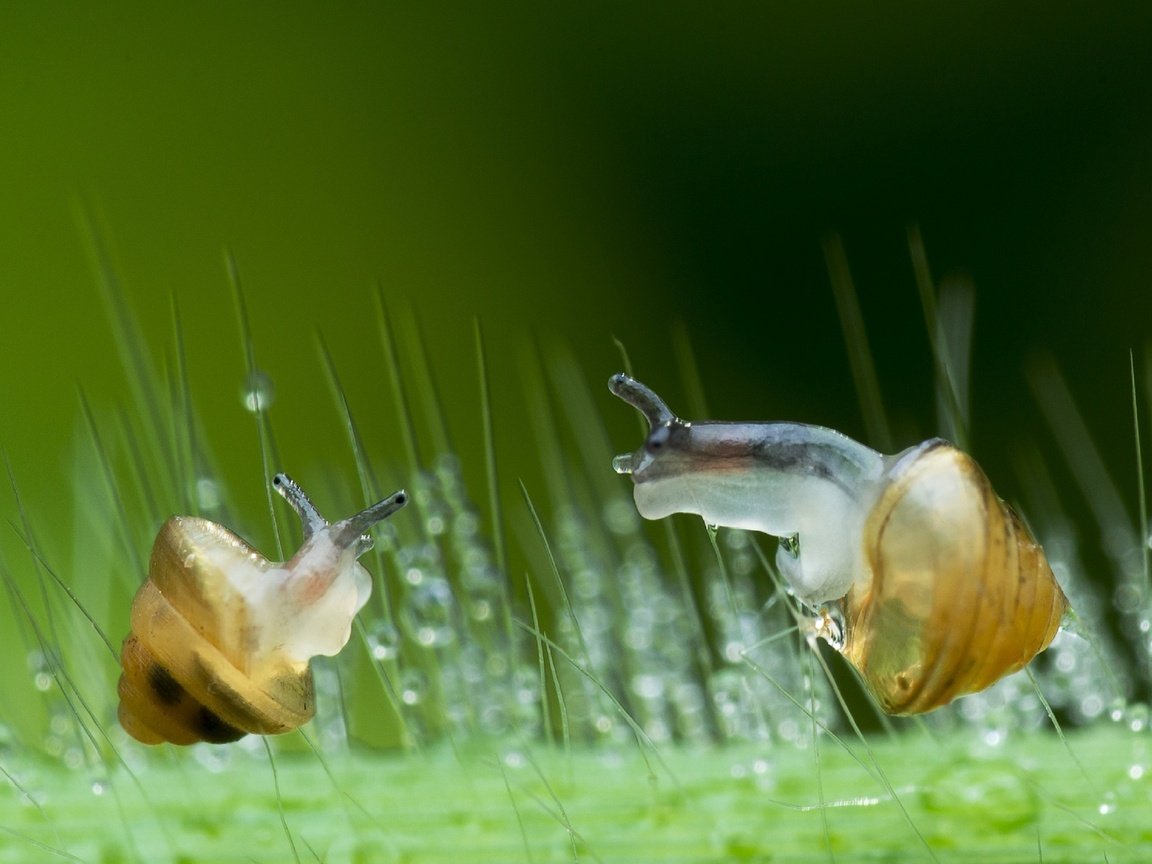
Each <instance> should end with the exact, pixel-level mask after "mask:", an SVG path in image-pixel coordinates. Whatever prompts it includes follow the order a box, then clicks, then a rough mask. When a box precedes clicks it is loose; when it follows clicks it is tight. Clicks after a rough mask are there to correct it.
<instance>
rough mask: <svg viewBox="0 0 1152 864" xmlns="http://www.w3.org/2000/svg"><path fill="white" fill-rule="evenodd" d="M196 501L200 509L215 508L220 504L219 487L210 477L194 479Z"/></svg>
mask: <svg viewBox="0 0 1152 864" xmlns="http://www.w3.org/2000/svg"><path fill="white" fill-rule="evenodd" d="M196 503H197V504H198V505H199V507H200V509H201V510H215V509H216V508H218V507H219V506H220V487H219V485H218V484H217V483H216V481H215V480H213V479H212V478H211V477H200V478H198V479H197V480H196Z"/></svg>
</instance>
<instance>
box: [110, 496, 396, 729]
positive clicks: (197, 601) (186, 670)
mask: <svg viewBox="0 0 1152 864" xmlns="http://www.w3.org/2000/svg"><path fill="white" fill-rule="evenodd" d="M273 484H274V486H275V488H276V489H277V491H279V492H280V493H281V494H282V495H284V497H285V498H287V499H288V501H289V503H290V504H292V506H293V507H294V508H295V509H296V511H297V512H298V513H299V515H300V518H301V522H302V523H303V526H304V544H303V545H302V546H301V548H300V550H299V551H298V552H297V553H296V554H295V555H294V556H293V557H292V559H291V560H290V561H288V562H285V563H277V562H272V561H269V560H268V559H267V558H265V557H264V556H263V555H261V554H260V553H259V552H257V551H255V550H254V549H253V548H252V547H251V546H249V545H248V544H247V543H246V542H244V541H243V540H242V539H240V538H239V537H238V536H236V535H235V534H234V533H233V532H232V531H230V530H229V529H227V528H225V527H224V526H222V525H218V524H216V523H215V522H211V521H209V520H207V519H201V518H198V517H191V516H174V517H172V518H171V519H169V520H168V521H167V522H165V523H164V525H163V527H162V528H161V529H160V533H159V534H158V535H157V537H156V541H155V543H154V545H153V547H152V557H151V561H150V563H149V567H148V579H147V581H145V582H144V584H143V585H141V587H140V589H139V591H138V592H137V594H136V598H135V600H134V601H133V603H132V617H131V632H130V633H129V635H128V637H127V638H126V639H125V640H124V644H123V648H122V651H121V666H122V674H121V677H120V682H119V685H118V691H119V696H120V707H119V718H120V724H121V726H122V727H123V728H124V729H125V731H127V732H128V733H129V734H130V735H131V736H132V737H133V738H136V739H137V740H138V741H142V742H144V743H146V744H158V743H160V742H162V741H168V742H171V743H173V744H192V743H195V742H197V741H208V742H212V743H224V742H228V741H235V740H237V739H239V738H241V737H243V736H244V735H246V734H249V733H253V734H258V735H274V734H279V733H282V732H287V731H290V730H292V729H295V728H297V727H299V726H301V725H302V724H304V723H306V722H307V721H308V720H309V719H311V717H312V715H313V713H314V712H315V699H314V693H313V684H312V672H311V669H310V667H309V660H310V658H311V657H312V656H315V655H317V654H335V653H337V652H338V651H339V650H340V648H341V647H343V645H344V644H345V643H346V642H347V640H348V637H349V634H350V630H351V624H352V619H353V617H354V616H355V614H356V613H357V612H358V611H359V610H360V609H361V608H362V607H363V605H364V603H365V602H366V601H367V599H368V595H369V593H370V591H371V577H369V575H368V573H367V572H366V571H365V570H364V568H363V567H361V566H360V565H359V564H358V563H357V561H356V559H357V557H358V556H359V555H361V554H363V553H364V552H365V551H367V549H369V548H370V547H371V542H372V541H371V538H369V537H367V536H366V535H365V534H364V532H365V531H366V530H367V529H368V528H369V527H370V526H371V525H373V524H375V523H376V522H378V521H380V520H381V519H384V518H385V517H387V516H388V515H390V514H391V513H394V512H395V511H396V510H398V509H400V508H401V507H402V506H403V505H404V504H405V503H406V501H407V497H406V495H405V493H404V492H402V491H401V492H397V493H395V494H394V495H392V496H391V497H389V498H387V499H385V500H383V501H381V502H378V503H377V504H374V505H373V506H372V507H369V508H367V509H366V510H364V511H362V512H360V513H357V514H356V515H355V516H351V517H349V518H348V519H344V520H342V521H340V522H337V523H335V524H333V525H329V524H328V523H327V522H326V521H325V520H324V519H323V517H321V516H320V514H319V513H318V512H317V511H316V508H315V507H314V506H313V505H312V503H311V501H309V500H308V498H307V496H306V495H305V494H304V492H303V491H302V490H301V489H300V487H299V486H297V485H296V484H295V483H294V482H293V481H292V480H290V479H289V478H288V477H286V476H285V475H283V474H278V475H276V477H275V479H274V481H273Z"/></svg>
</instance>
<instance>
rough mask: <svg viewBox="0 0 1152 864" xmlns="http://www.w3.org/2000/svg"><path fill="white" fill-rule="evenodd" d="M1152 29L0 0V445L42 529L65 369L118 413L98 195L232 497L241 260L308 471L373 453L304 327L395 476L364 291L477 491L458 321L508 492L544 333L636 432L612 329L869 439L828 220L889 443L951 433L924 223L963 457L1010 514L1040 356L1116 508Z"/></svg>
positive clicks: (251, 440)
mask: <svg viewBox="0 0 1152 864" xmlns="http://www.w3.org/2000/svg"><path fill="white" fill-rule="evenodd" d="M133 5H134V6H135V8H131V7H132V6H133ZM1150 17H1152V13H1150V12H1149V11H1148V7H1147V6H1145V5H1143V4H1132V6H1131V7H1130V8H1127V7H1121V6H1120V5H1119V4H1117V5H1115V7H1114V8H1112V9H1111V10H1109V11H1108V12H1107V13H1105V12H1103V11H1101V10H1099V9H1093V10H1090V11H1089V10H1085V11H1083V12H1081V11H1079V10H1078V8H1077V7H1075V6H1068V5H1063V6H1059V7H1053V6H1052V5H1051V4H1026V5H1025V6H1013V7H1012V8H1011V9H1008V8H1006V7H1002V6H1001V5H1000V4H992V3H985V4H980V3H977V4H963V5H962V6H954V7H948V8H946V9H941V8H935V7H933V8H928V7H923V6H920V5H913V4H906V5H904V6H903V7H901V6H899V5H896V4H892V5H889V6H888V7H886V8H885V9H884V10H877V9H875V8H865V7H864V6H859V5H857V4H836V5H833V6H822V7H818V6H805V7H802V8H801V7H796V9H795V10H793V11H791V12H789V13H787V14H773V13H770V12H766V11H764V10H763V9H762V8H759V7H757V6H754V5H752V4H741V5H730V6H727V7H725V9H724V10H722V11H716V10H714V9H711V8H710V7H707V6H705V5H700V4H673V5H667V4H662V5H660V6H651V7H649V6H643V7H641V6H640V5H630V4H625V5H621V4H602V5H595V4H594V5H593V6H588V5H587V4H583V5H580V6H579V7H559V8H552V9H547V10H545V9H543V8H540V7H532V8H531V9H529V8H528V7H527V6H525V7H524V8H519V7H517V6H515V5H511V6H509V7H508V8H500V7H497V6H493V5H491V4H473V5H468V4H461V8H460V9H457V10H455V11H454V12H452V13H449V12H445V11H431V10H425V9H424V8H423V7H418V8H416V7H413V8H401V7H398V6H393V5H391V4H332V5H323V6H321V5H313V4H299V3H292V4H278V5H277V6H275V7H269V6H266V5H258V4H239V5H237V4H225V3H218V4H204V5H200V6H197V7H195V8H179V9H178V8H176V7H170V6H153V5H151V4H143V3H139V4H117V5H116V7H115V9H114V10H113V9H107V8H98V7H94V6H85V5H74V4H68V3H60V2H56V3H41V4H34V5H33V4H26V5H22V6H19V7H15V6H8V7H6V8H5V10H4V11H3V12H2V13H0V118H2V120H0V123H2V124H3V132H2V133H0V188H2V189H3V190H4V191H3V196H2V203H0V286H3V290H4V292H5V297H6V299H7V303H6V306H5V314H4V327H3V332H4V350H5V356H6V362H5V363H4V364H3V365H2V367H0V393H2V395H3V400H4V404H5V406H6V407H5V410H4V412H3V416H2V418H0V440H2V441H3V444H4V446H5V447H6V448H7V449H8V451H9V453H10V454H11V457H12V462H13V465H14V470H15V472H16V474H17V476H18V478H19V480H20V481H21V484H22V486H23V487H24V488H25V489H26V490H27V497H28V498H29V500H30V503H31V506H32V507H33V510H34V511H36V510H40V511H43V512H46V513H49V514H51V513H59V512H61V511H62V510H64V509H65V508H66V504H65V502H66V500H67V498H68V484H69V483H70V482H71V479H72V473H71V472H72V470H73V468H72V464H71V461H70V455H69V454H70V447H71V446H72V444H73V442H74V440H75V436H76V434H77V432H76V428H77V426H76V423H77V420H76V418H77V415H78V400H77V398H76V395H75V388H76V385H78V384H79V385H81V386H82V387H83V388H84V390H85V391H86V392H87V393H88V394H89V396H90V397H91V399H92V401H93V403H94V404H95V405H97V406H98V407H101V406H108V405H111V404H113V403H121V404H122V403H124V402H125V401H126V400H127V399H128V395H127V389H126V387H125V385H124V382H123V378H122V372H121V370H120V368H119V365H118V362H117V360H116V356H115V350H114V345H113V344H112V337H111V333H110V330H109V328H108V327H107V325H106V324H105V313H104V310H103V309H102V307H101V303H100V300H99V295H98V292H97V291H96V288H95V276H94V273H93V269H92V265H91V262H90V261H89V260H88V259H87V258H86V256H85V251H84V249H85V239H84V231H85V229H84V227H83V222H82V220H80V219H78V218H77V214H78V213H79V212H82V211H83V210H84V209H87V210H88V211H89V212H90V213H92V214H94V216H93V219H94V221H95V223H96V225H97V228H98V230H99V231H100V232H101V236H102V237H103V239H104V240H105V241H106V242H108V243H109V244H110V246H111V248H112V251H113V257H114V260H115V263H116V265H117V267H118V269H119V272H120V274H121V276H122V279H123V284H124V287H125V291H126V293H127V295H128V296H129V298H130V302H131V304H132V306H133V308H134V309H135V310H136V311H137V312H138V313H139V315H140V316H141V320H142V322H143V325H144V327H145V330H146V334H147V338H148V340H149V342H150V345H151V346H152V347H153V349H154V351H155V352H156V356H157V358H158V362H162V360H160V358H163V357H165V355H166V354H167V355H168V356H169V358H170V355H171V351H172V345H173V342H174V337H173V334H172V325H171V311H170V305H171V298H172V296H173V295H174V296H175V297H176V298H177V299H178V303H179V307H180V310H181V315H182V322H183V327H184V331H185V338H186V342H187V351H188V355H189V362H190V368H191V375H192V378H193V386H194V395H195V398H196V402H197V406H198V408H199V409H200V411H201V412H202V414H203V416H204V418H205V421H206V425H207V428H208V430H209V435H210V436H211V438H212V442H211V443H212V445H213V447H214V448H215V449H216V450H217V452H218V453H219V454H220V455H221V457H222V467H223V469H224V472H225V475H226V477H227V478H228V479H229V481H230V484H231V485H232V486H233V488H234V491H236V492H237V493H238V497H239V498H240V500H241V501H242V502H243V501H246V502H257V501H259V500H261V489H260V477H259V462H258V458H257V450H256V435H255V433H254V427H253V426H252V425H250V424H249V423H248V421H247V418H246V417H245V415H244V414H243V411H242V409H241V406H240V401H239V391H240V388H241V386H242V380H243V360H242V353H241V342H240V338H239V335H238V331H237V325H236V321H235V315H234V311H233V304H232V299H231V295H230V291H229V287H228V282H227V278H226V274H225V269H224V265H223V250H224V248H225V247H228V248H229V249H231V250H232V252H233V254H234V255H235V258H236V260H237V262H238V264H239V267H240V270H241V273H242V277H243V281H244V286H245V291H246V295H247V298H248V302H249V310H250V314H251V320H252V329H253V336H254V344H255V351H256V357H257V362H258V363H259V364H260V366H261V367H263V368H264V369H266V370H267V371H268V372H269V374H270V375H271V376H272V378H273V379H274V381H275V385H276V388H277V402H276V404H275V407H274V409H273V420H274V422H275V423H276V426H277V431H278V433H279V435H280V438H281V443H282V445H283V450H284V458H285V461H286V463H288V464H286V465H285V466H284V467H286V468H290V469H292V470H299V471H307V470H314V469H315V466H318V465H323V466H330V468H331V470H336V471H349V472H350V471H351V460H350V458H349V457H348V456H347V455H346V448H345V447H344V444H343V439H342V437H341V432H340V428H339V425H338V421H337V415H336V413H335V412H334V411H333V410H332V408H331V404H330V396H329V395H328V392H327V390H326V386H325V383H324V377H323V374H322V371H321V366H320V363H319V361H318V359H317V356H316V352H315V338H314V335H315V332H316V331H317V330H319V331H320V332H322V333H323V334H324V336H325V338H326V339H327V340H328V343H329V345H330V346H331V348H332V351H333V354H334V356H335V359H336V362H337V364H338V366H339V368H340V370H341V372H342V375H343V383H344V385H345V387H346V389H347V390H348V396H349V400H350V402H351V404H352V406H353V410H354V411H355V412H356V414H357V417H358V419H359V420H360V422H361V423H362V425H363V427H364V429H365V430H366V437H367V439H368V446H369V448H370V451H369V452H370V455H371V456H372V457H373V458H374V459H375V460H378V461H380V462H384V463H392V464H396V463H398V462H399V461H400V459H401V452H400V447H399V443H398V441H397V439H396V436H395V431H394V430H395V427H396V424H397V422H398V421H397V418H396V416H395V412H394V410H393V408H392V405H391V403H390V401H389V400H388V399H387V398H386V386H385V382H386V374H385V370H384V364H383V361H382V358H381V354H380V350H379V345H378V338H377V335H376V328H375V322H374V313H373V307H374V294H375V291H376V285H377V284H379V285H380V286H382V291H383V293H384V295H385V297H386V298H387V302H388V303H389V304H390V305H391V306H394V307H395V308H404V304H411V307H412V308H413V309H414V310H415V313H416V315H417V316H418V317H419V319H420V320H421V322H422V324H423V327H424V329H425V334H426V336H427V339H428V345H429V349H430V352H431V355H432V364H433V371H434V373H435V375H436V377H437V380H438V383H439V386H440V390H441V396H442V398H443V401H444V403H445V404H446V406H447V409H448V411H449V421H450V423H451V428H452V432H453V434H454V436H455V440H456V446H457V448H458V449H459V450H460V452H461V454H462V456H463V457H464V461H465V466H466V470H467V471H468V472H469V474H470V475H471V477H472V479H473V480H474V481H479V480H480V478H481V477H482V473H481V466H482V464H483V462H482V455H481V450H480V429H479V397H478V394H477V387H476V383H475V380H476V372H475V364H474V355H473V352H472V340H471V322H472V318H473V316H479V317H480V319H481V320H482V322H483V325H484V328H485V332H486V335H487V338H488V341H489V351H490V355H491V356H490V359H491V366H492V375H493V380H494V383H495V394H494V400H495V401H494V410H495V416H496V424H497V436H498V439H499V442H500V446H501V454H502V467H503V469H504V471H505V472H506V477H505V479H506V481H507V483H508V484H509V485H510V486H511V484H513V483H514V482H515V478H516V477H518V476H524V477H526V478H528V480H529V481H530V482H531V481H532V479H533V478H534V476H535V474H537V473H538V472H539V470H540V469H539V467H538V460H537V459H536V458H535V454H534V449H533V448H534V445H533V443H532V441H531V440H530V438H529V435H528V432H527V428H528V426H527V418H526V417H525V416H524V409H523V407H522V397H521V387H522V385H521V383H520V382H521V376H520V364H521V363H522V362H523V361H524V357H525V356H526V352H527V351H528V350H529V347H530V346H531V344H532V340H533V339H535V340H537V341H538V342H539V343H540V344H541V345H543V346H545V348H546V349H547V348H548V347H549V346H554V345H557V344H566V345H569V346H572V347H573V348H574V350H575V352H576V355H577V357H578V359H579V360H580V362H581V364H582V366H583V368H584V369H585V370H586V372H587V375H588V380H589V382H590V385H591V386H592V387H593V388H595V392H596V393H597V394H599V399H600V401H599V403H598V404H599V405H600V406H601V407H602V409H603V413H604V418H605V421H606V422H607V423H608V424H609V428H610V429H611V430H612V433H613V437H614V439H618V440H620V441H621V443H622V449H623V448H625V447H631V446H632V445H633V436H634V433H635V429H634V425H633V424H634V418H633V417H632V416H631V414H630V412H628V411H626V410H624V409H623V407H622V406H620V405H618V404H615V403H614V402H613V400H611V397H609V396H608V394H607V393H606V392H604V391H603V389H602V388H603V381H604V380H605V379H606V378H607V376H608V375H609V374H610V373H611V372H613V371H616V370H617V368H618V367H619V365H620V361H619V359H618V355H617V352H616V350H615V348H614V347H613V344H612V338H613V337H614V336H616V337H619V338H620V339H622V340H623V341H624V342H625V344H626V345H627V346H628V348H629V349H630V351H631V354H632V358H633V360H634V362H635V370H636V373H637V374H638V375H639V376H640V377H642V378H643V379H645V380H647V381H649V382H650V383H651V384H652V385H653V386H654V387H656V388H657V389H658V390H659V391H660V392H662V393H665V394H667V396H668V398H669V400H670V401H671V402H673V404H674V406H675V407H683V410H685V412H687V406H686V405H685V399H684V398H683V392H684V391H683V390H679V392H678V388H679V387H680V379H679V374H680V373H679V371H678V369H677V367H676V364H675V362H674V358H673V351H672V344H673V339H672V336H671V334H672V332H673V328H674V326H675V325H676V324H677V323H683V324H685V325H686V327H687V332H688V333H689V335H690V337H691V340H692V343H693V346H694V348H695V351H696V357H697V360H698V361H699V367H700V373H701V376H702V378H703V382H704V385H705V389H706V392H707V394H708V397H709V405H710V408H711V410H712V411H713V412H714V413H715V414H716V415H717V416H724V417H738V416H739V417H780V418H794V419H803V420H808V421H812V422H819V423H824V424H827V425H832V426H836V427H838V428H842V429H844V430H845V431H847V432H850V433H852V434H855V435H858V436H863V435H864V430H863V426H862V423H861V420H860V415H859V409H858V407H857V402H856V397H855V394H854V391H853V387H852V380H851V377H850V374H849V370H848V363H847V359H846V352H845V349H844V344H843V340H842V337H841V333H840V327H839V323H838V320H837V317H836V312H835V307H834V304H833V300H832V294H831V290H830V288H829V287H828V279H827V275H826V272H825V267H824V262H823V259H822V253H821V245H820V244H821V238H822V237H823V236H824V235H825V233H826V232H828V231H830V230H836V231H839V232H840V233H841V235H842V236H843V238H844V241H845V244H846V248H847V253H848V258H849V261H850V263H851V265H852V267H853V271H854V274H855V276H856V284H857V288H858V291H859V294H860V302H861V305H862V307H863V311H864V315H865V319H866V323H867V325H868V329H869V332H870V335H871V337H872V340H873V349H874V352H875V357H876V361H877V364H878V367H879V373H880V380H881V385H882V388H883V393H884V395H885V397H886V408H887V410H888V413H889V415H890V416H891V417H892V418H893V420H894V423H895V428H896V430H897V431H896V434H897V437H898V439H899V442H900V443H901V444H907V443H910V442H911V441H912V440H914V439H915V438H916V437H923V436H926V435H928V434H931V433H932V432H933V431H935V430H934V428H933V415H932V396H931V363H930V357H929V351H928V345H927V339H926V337H925V333H924V325H923V319H922V314H921V310H920V308H919V304H918V300H917V296H916V292H915V287H914V283H913V280H912V273H911V268H910V265H909V261H908V254H907V248H906V245H905V244H906V241H905V235H904V231H905V227H906V225H908V224H909V223H911V222H918V223H919V224H920V225H921V226H922V228H923V231H924V235H925V239H926V242H927V246H928V252H929V255H930V257H931V261H932V264H933V266H934V269H935V271H936V273H937V275H945V274H948V273H950V272H953V271H958V270H959V271H964V272H966V273H968V274H970V275H971V278H972V279H973V280H974V282H975V285H976V289H977V324H976V350H975V358H974V364H975V365H974V376H973V383H972V386H973V392H974V412H975V420H974V427H975V438H974V446H975V449H976V451H977V453H978V455H979V456H980V457H981V459H982V461H984V462H985V463H986V465H987V467H988V468H989V473H991V474H993V475H994V476H1000V477H1004V478H1005V479H1004V480H1003V481H1001V485H1003V486H1004V487H1006V489H1005V491H1006V494H1009V495H1012V494H1013V493H1014V491H1015V490H1014V489H1013V479H1012V470H1013V469H1012V466H1013V462H1012V449H1013V448H1018V447H1026V446H1030V445H1031V444H1032V443H1033V442H1036V441H1039V442H1040V443H1041V445H1042V446H1044V447H1049V446H1050V444H1049V442H1048V436H1047V433H1046V431H1045V430H1044V429H1043V428H1042V426H1041V424H1040V421H1039V419H1038V416H1037V414H1036V412H1035V411H1034V410H1033V409H1032V407H1031V397H1030V396H1029V393H1028V390H1027V387H1026V385H1025V381H1024V369H1025V365H1026V364H1027V363H1028V362H1029V360H1030V358H1031V357H1033V356H1035V355H1036V354H1037V353H1038V352H1050V353H1051V354H1053V355H1054V356H1055V357H1056V358H1057V361H1058V362H1059V363H1060V364H1061V366H1062V368H1063V369H1064V370H1065V371H1066V372H1067V373H1068V374H1069V376H1070V380H1071V384H1072V388H1073V391H1074V393H1075V394H1076V395H1077V397H1078V398H1079V399H1080V400H1081V401H1082V406H1083V408H1084V410H1085V412H1086V413H1087V414H1088V416H1089V417H1090V425H1091V431H1092V433H1093V435H1094V436H1097V439H1098V441H1099V443H1100V444H1101V445H1102V446H1103V448H1104V449H1105V452H1107V453H1110V454H1113V456H1114V461H1113V463H1112V465H1111V467H1112V470H1113V472H1114V474H1115V475H1116V476H1117V477H1119V478H1121V480H1122V484H1123V487H1124V489H1125V492H1126V493H1132V494H1133V495H1134V488H1135V482H1134V471H1133V468H1132V461H1131V459H1130V457H1128V455H1127V454H1129V453H1131V423H1130V418H1129V414H1130V409H1129V397H1128V387H1129V382H1128V378H1127V368H1128V351H1129V349H1136V350H1137V351H1138V352H1139V351H1141V350H1142V349H1143V347H1144V343H1145V340H1146V339H1147V336H1148V324H1147V322H1148V315H1149V312H1150V311H1152V300H1150V299H1149V291H1148V289H1147V287H1146V284H1147V279H1148V274H1149V273H1152V244H1149V243H1147V241H1146V235H1147V234H1148V231H1149V229H1150V228H1152V176H1150V175H1152V170H1150V168H1152V158H1150V157H1149V153H1152V147H1150V144H1152V141H1150V138H1152V114H1150V113H1149V111H1148V110H1147V109H1148V106H1149V104H1152V103H1150V100H1149V96H1150V95H1152V94H1149V92H1148V91H1149V88H1150V86H1152V52H1149V51H1148V50H1147V46H1148V45H1149V38H1150V36H1152V21H1150V20H1149V19H1150ZM528 356H530V355H528ZM129 410H131V409H129ZM605 470H608V468H607V466H605ZM400 473H401V469H397V471H396V475H395V477H394V478H393V479H396V480H402V478H401V477H400V476H399V474H400Z"/></svg>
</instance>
